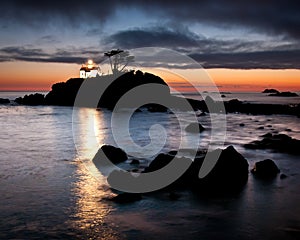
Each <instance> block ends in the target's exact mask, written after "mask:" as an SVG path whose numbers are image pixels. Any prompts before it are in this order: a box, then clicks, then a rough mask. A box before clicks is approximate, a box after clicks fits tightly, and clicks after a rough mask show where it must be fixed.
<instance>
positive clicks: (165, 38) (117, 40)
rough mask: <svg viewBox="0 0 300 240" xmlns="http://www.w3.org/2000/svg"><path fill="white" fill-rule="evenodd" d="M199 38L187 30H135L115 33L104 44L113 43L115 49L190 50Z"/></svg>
mask: <svg viewBox="0 0 300 240" xmlns="http://www.w3.org/2000/svg"><path fill="white" fill-rule="evenodd" d="M198 41H200V36H198V35H196V34H194V33H192V32H191V31H190V30H189V29H188V28H182V27H181V28H168V27H152V28H136V29H129V30H125V31H121V32H117V33H115V34H113V35H111V36H109V37H108V38H107V39H106V40H105V43H106V44H107V43H113V44H114V45H115V47H117V46H118V47H121V48H139V47H169V48H175V47H176V48H178V47H182V48H191V47H197V46H198Z"/></svg>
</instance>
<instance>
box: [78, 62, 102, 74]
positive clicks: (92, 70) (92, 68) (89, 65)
mask: <svg viewBox="0 0 300 240" xmlns="http://www.w3.org/2000/svg"><path fill="white" fill-rule="evenodd" d="M97 73H98V67H97V65H96V64H95V63H94V62H93V60H88V61H87V62H86V63H85V64H82V66H81V68H80V72H79V77H80V78H90V77H96V76H97Z"/></svg>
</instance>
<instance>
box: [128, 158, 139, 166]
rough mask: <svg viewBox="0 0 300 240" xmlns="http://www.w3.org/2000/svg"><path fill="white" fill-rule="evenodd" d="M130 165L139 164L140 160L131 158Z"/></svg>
mask: <svg viewBox="0 0 300 240" xmlns="http://www.w3.org/2000/svg"><path fill="white" fill-rule="evenodd" d="M130 164H131V165H139V164H140V161H139V160H137V159H132V160H131V162H130Z"/></svg>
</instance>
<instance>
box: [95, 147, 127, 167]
mask: <svg viewBox="0 0 300 240" xmlns="http://www.w3.org/2000/svg"><path fill="white" fill-rule="evenodd" d="M105 158H108V159H109V160H110V161H111V162H112V163H114V164H117V163H121V162H124V161H126V160H127V154H126V152H124V150H122V149H121V148H117V147H114V146H111V145H103V146H102V147H101V148H100V149H99V150H98V152H97V153H96V155H95V157H94V158H93V162H94V163H95V164H96V165H97V164H98V163H102V164H104V165H106V164H107V163H106V162H105V161H104V160H105Z"/></svg>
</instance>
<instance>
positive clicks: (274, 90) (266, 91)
mask: <svg viewBox="0 0 300 240" xmlns="http://www.w3.org/2000/svg"><path fill="white" fill-rule="evenodd" d="M262 93H279V91H278V90H276V89H273V88H267V89H265V90H264V91H262Z"/></svg>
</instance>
